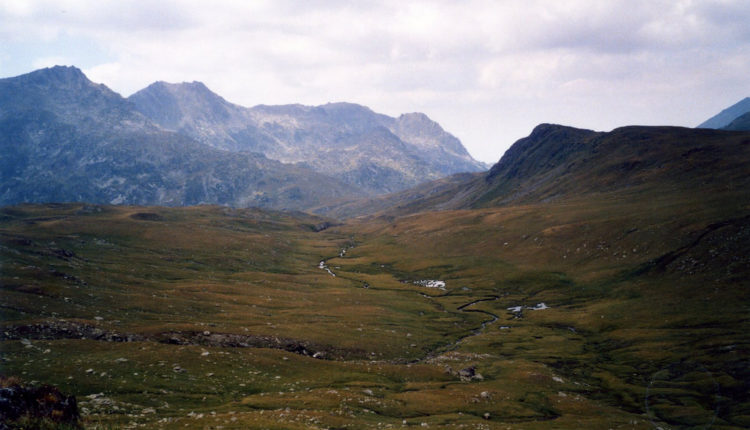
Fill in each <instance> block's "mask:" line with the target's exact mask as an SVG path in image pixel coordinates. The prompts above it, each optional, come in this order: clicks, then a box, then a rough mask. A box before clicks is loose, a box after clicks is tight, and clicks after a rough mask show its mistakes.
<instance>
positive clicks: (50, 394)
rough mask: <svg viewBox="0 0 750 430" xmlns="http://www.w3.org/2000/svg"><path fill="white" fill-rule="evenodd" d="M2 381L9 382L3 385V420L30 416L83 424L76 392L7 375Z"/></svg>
mask: <svg viewBox="0 0 750 430" xmlns="http://www.w3.org/2000/svg"><path fill="white" fill-rule="evenodd" d="M0 385H6V386H4V387H3V388H0V422H2V423H12V422H14V421H17V420H19V419H20V418H29V419H32V420H49V421H52V422H55V423H66V424H68V425H72V426H76V427H78V426H79V420H80V414H79V412H78V403H77V402H76V398H75V396H67V395H65V394H63V393H61V392H60V390H58V389H57V388H56V387H53V386H51V385H42V386H39V387H33V386H23V385H21V384H20V383H19V382H16V381H12V380H10V379H5V378H0Z"/></svg>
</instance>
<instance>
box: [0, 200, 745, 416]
mask: <svg viewBox="0 0 750 430" xmlns="http://www.w3.org/2000/svg"><path fill="white" fill-rule="evenodd" d="M742 201H743V200H741V199H736V198H729V199H726V200H715V201H705V202H702V203H701V204H695V203H693V200H691V199H681V198H679V196H677V197H673V198H671V199H666V198H664V199H659V200H651V201H649V203H648V208H644V207H643V205H644V203H643V200H639V199H625V198H622V196H620V198H619V199H618V200H617V201H616V202H613V201H608V200H606V199H605V198H602V199H601V200H598V201H597V200H592V199H588V200H586V201H566V202H560V203H555V204H545V205H530V206H523V207H520V206H519V207H509V208H495V209H482V210H472V211H454V212H434V213H425V214H420V215H413V216H406V217H401V218H385V217H384V218H369V219H360V220H353V221H350V222H347V223H345V224H339V225H335V223H334V224H331V223H330V221H326V220H323V219H321V218H317V217H313V216H308V215H303V214H294V215H292V214H285V213H280V212H268V211H260V210H235V209H228V208H220V207H192V208H182V209H168V208H157V207H113V206H91V205H82V204H69V205H36V206H16V207H6V208H1V209H0V254H1V255H0V258H1V259H2V260H1V261H2V270H1V271H0V281H1V282H2V284H1V285H0V309H1V313H0V315H2V327H0V374H2V375H4V376H6V377H13V378H19V379H20V380H23V381H24V382H25V383H28V384H32V385H40V384H51V385H54V386H56V387H58V388H59V389H60V390H61V391H63V392H64V393H68V394H73V395H75V396H76V398H77V400H78V404H79V407H80V410H81V412H82V415H83V417H82V422H83V425H84V426H85V427H86V428H91V429H96V428H101V429H108V428H139V427H142V428H164V429H177V428H180V429H182V428H214V429H219V428H223V429H232V428H236V429H244V428H269V429H281V428H284V429H287V428H292V429H293V428H299V429H307V428H322V429H328V428H352V429H357V428H382V429H385V428H407V427H419V428H423V427H427V428H441V427H445V428H467V429H470V428H471V429H537V428H538V429H541V428H559V429H565V428H569V429H581V428H591V429H600V428H601V429H617V428H619V429H652V428H663V429H667V428H695V429H706V428H712V429H733V428H747V427H748V426H750V370H749V369H750V335H748V333H749V332H750V330H748V329H750V320H749V319H748V315H750V297H749V296H750V290H749V289H748V286H749V285H748V281H747V279H748V277H747V275H748V273H750V269H749V268H750V257H749V256H750V249H748V248H749V247H750V216H749V215H750V210H748V208H747V207H746V205H744V203H742ZM625 202H629V203H625ZM644 209H647V210H644ZM675 214H680V216H679V217H676V216H675ZM5 381H7V380H5ZM12 425H13V424H12V423H11V428H14V427H12Z"/></svg>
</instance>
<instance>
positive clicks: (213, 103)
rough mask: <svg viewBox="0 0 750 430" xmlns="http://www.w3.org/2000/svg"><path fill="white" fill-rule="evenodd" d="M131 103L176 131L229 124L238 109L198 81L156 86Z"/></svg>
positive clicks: (131, 97) (143, 92)
mask: <svg viewBox="0 0 750 430" xmlns="http://www.w3.org/2000/svg"><path fill="white" fill-rule="evenodd" d="M128 100H130V101H131V102H133V103H134V104H135V105H136V108H137V109H138V110H139V111H140V112H141V113H143V114H144V115H146V116H147V117H149V118H151V119H152V120H155V121H156V122H157V123H158V124H160V125H162V126H163V127H166V128H168V129H173V130H179V129H181V128H182V127H183V126H184V125H185V124H186V123H187V122H194V121H197V122H200V123H209V124H210V123H215V122H220V121H223V120H226V119H227V118H229V117H230V116H231V113H230V111H231V110H232V109H233V108H235V106H234V105H232V104H231V103H229V102H228V101H226V100H224V98H222V97H221V96H219V95H218V94H216V93H214V92H213V91H211V90H210V89H208V87H206V85H205V84H203V83H202V82H198V81H193V82H182V83H179V84H172V83H167V82H164V81H158V82H154V83H153V84H151V85H149V86H148V87H146V88H144V89H142V90H140V91H138V92H136V93H135V94H133V95H131V96H130V97H129V98H128Z"/></svg>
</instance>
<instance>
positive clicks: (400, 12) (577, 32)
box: [0, 0, 750, 161]
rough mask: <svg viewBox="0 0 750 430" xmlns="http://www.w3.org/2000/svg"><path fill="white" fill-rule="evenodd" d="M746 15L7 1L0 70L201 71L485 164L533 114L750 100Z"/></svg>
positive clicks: (556, 5) (619, 119)
mask: <svg viewBox="0 0 750 430" xmlns="http://www.w3.org/2000/svg"><path fill="white" fill-rule="evenodd" d="M747 22H750V7H748V5H747V3H746V2H745V1H744V0H735V1H732V0H704V1H700V0H678V1H674V0H651V1H636V0H610V1H606V2H601V1H589V0H568V1H565V2H550V1H544V0H523V1H520V0H509V1H494V0H467V1H464V2H455V1H449V0H436V1H422V0H418V1H409V2H403V1H397V0H384V1H363V2H348V1H347V2H344V1H325V0H317V1H309V2H302V3H301V2H296V1H291V0H266V1H252V2H239V1H228V0H227V1H213V2H210V3H208V2H204V1H200V0H189V1H179V0H169V1H162V2H146V1H139V0H126V1H120V2H94V1H84V0H76V1H74V0H61V1H24V2H11V1H8V2H4V3H3V4H1V5H0V58H2V59H3V63H2V64H0V73H2V74H3V75H4V76H7V74H5V73H6V72H5V70H13V71H16V70H19V69H21V68H23V67H27V68H29V69H30V68H34V67H38V66H39V65H46V64H49V63H50V62H51V61H55V62H56V61H63V60H68V61H72V62H83V63H84V64H80V63H77V65H79V66H81V67H83V68H84V69H85V71H86V73H87V74H88V75H89V76H90V77H91V78H92V80H95V81H97V82H102V83H105V84H106V85H108V86H109V87H111V88H112V89H114V90H116V91H118V92H121V93H123V95H129V94H130V93H132V92H134V91H136V90H138V89H140V88H143V87H145V86H146V85H148V84H149V83H151V82H153V81H156V80H165V81H170V82H179V81H193V80H200V81H203V82H205V83H206V84H207V85H208V86H209V88H211V89H213V90H215V91H216V92H218V93H219V94H221V95H222V96H224V97H225V98H226V99H228V100H230V101H233V102H236V103H240V104H244V105H254V104H259V103H265V104H277V103H293V102H301V103H305V104H320V103H325V102H328V101H342V100H347V101H353V102H357V103H362V104H367V105H369V106H370V107H371V108H373V109H374V110H376V111H380V112H384V113H387V114H390V115H397V114H399V113H401V112H407V111H416V110H420V111H424V112H425V113H427V114H428V115H430V116H431V117H433V118H434V119H436V120H437V121H438V122H440V123H441V124H442V125H443V126H444V127H445V128H446V129H448V130H449V131H451V132H452V133H454V134H456V135H457V136H458V137H459V138H461V139H462V140H463V141H464V143H465V144H466V145H467V147H469V149H470V151H471V152H472V153H473V154H474V155H475V156H478V157H480V158H481V159H483V160H486V161H495V160H496V159H498V158H499V157H500V155H501V153H502V152H503V151H504V149H505V148H507V146H508V145H510V144H511V143H512V142H513V141H514V140H515V139H517V138H519V137H522V136H524V135H526V134H528V132H529V131H530V130H531V128H532V127H533V126H534V125H536V124H537V123H539V122H564V123H568V124H570V125H575V126H582V127H589V128H596V129H607V128H612V127H615V126H618V125H624V124H629V123H644V124H657V123H672V124H678V125H689V126H691V125H695V124H697V123H699V122H700V121H702V120H703V119H705V118H706V117H708V116H710V115H712V114H713V113H715V112H716V111H718V110H720V109H721V108H723V107H726V106H728V105H729V104H731V103H734V102H735V101H737V100H739V99H741V98H742V97H745V96H748V95H750V82H749V81H748V80H747V79H746V73H747V70H748V69H749V67H748V66H750V44H749V43H748V41H749V40H750V26H748V25H747ZM21 46H23V47H24V48H25V47H31V48H32V49H30V50H26V49H24V52H25V53H26V51H28V53H26V54H25V55H24V56H19V55H16V52H15V51H12V50H13V49H16V50H20V49H21V48H20V47H21ZM14 47H18V48H14ZM34 47H36V51H35V50H34V49H33V48H34ZM58 51H59V52H58ZM35 52H36V54H35ZM99 57H100V58H99ZM14 58H15V59H16V62H17V63H18V64H8V63H9V62H11V63H12V62H13V59H14ZM97 58H99V59H98V60H97ZM23 61H26V63H24V64H21V63H22V62H23ZM26 71H28V70H26Z"/></svg>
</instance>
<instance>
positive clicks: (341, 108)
mask: <svg viewBox="0 0 750 430" xmlns="http://www.w3.org/2000/svg"><path fill="white" fill-rule="evenodd" d="M128 100H129V101H131V102H132V103H133V104H134V105H135V106H136V108H137V109H138V110H139V111H140V112H141V113H142V114H143V115H145V116H146V117H148V118H149V119H151V120H152V121H154V122H155V123H157V124H159V125H160V126H162V127H164V128H167V129H169V130H173V131H176V132H179V133H184V134H186V135H188V136H190V137H192V138H194V139H196V140H198V141H199V142H202V143H204V144H206V145H208V146H211V147H214V148H220V149H225V150H228V151H234V152H258V153H261V154H263V155H265V156H266V157H268V158H270V159H273V160H278V161H281V162H283V163H293V164H299V165H302V166H305V167H309V168H310V169H313V170H315V171H317V172H319V173H322V174H326V175H331V176H334V177H336V178H338V179H340V180H342V181H344V182H345V183H348V184H350V185H353V186H356V187H358V188H360V189H363V190H366V191H367V192H368V193H369V194H371V195H377V194H383V193H387V192H392V191H398V190H402V189H405V188H408V187H411V186H414V185H416V184H419V183H421V182H425V181H429V180H433V179H437V178H440V177H444V176H448V175H451V174H453V173H458V172H475V171H482V170H485V169H486V168H487V167H488V166H486V165H484V163H481V162H479V161H476V160H474V159H473V158H472V157H471V156H470V155H469V153H468V152H467V151H466V149H465V148H464V146H463V145H462V144H461V142H460V141H459V140H458V139H457V138H456V137H455V136H453V135H451V134H450V133H448V132H446V131H445V130H443V129H442V127H440V125H439V124H437V123H436V122H434V121H432V120H431V119H429V118H428V117H427V116H426V115H424V114H422V113H410V114H404V115H401V116H400V117H398V118H392V117H389V116H387V115H382V114H378V113H375V112H373V111H372V110H370V109H369V108H367V107H365V106H361V105H357V104H352V103H329V104H325V105H321V106H303V105H280V106H267V105H258V106H255V107H252V108H246V107H242V106H239V105H236V104H232V103H229V102H227V101H226V100H224V99H223V98H222V97H220V96H218V95H217V94H215V93H213V92H211V91H210V90H209V89H208V88H206V86H205V85H203V84H202V83H200V82H192V83H182V84H167V83H164V82H156V83H154V84H152V85H149V86H148V87H147V88H144V89H143V90H141V91H138V92H136V93H135V94H133V95H132V96H130V97H129V98H128Z"/></svg>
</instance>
